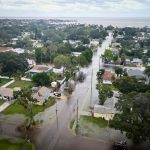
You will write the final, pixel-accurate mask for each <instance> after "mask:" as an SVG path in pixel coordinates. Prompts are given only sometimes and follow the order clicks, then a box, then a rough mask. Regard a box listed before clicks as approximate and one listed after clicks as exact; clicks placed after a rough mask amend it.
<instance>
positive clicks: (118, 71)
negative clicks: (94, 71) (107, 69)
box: [115, 67, 123, 77]
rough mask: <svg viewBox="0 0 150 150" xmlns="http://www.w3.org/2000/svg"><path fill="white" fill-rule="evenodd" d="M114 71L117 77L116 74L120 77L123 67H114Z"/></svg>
mask: <svg viewBox="0 0 150 150" xmlns="http://www.w3.org/2000/svg"><path fill="white" fill-rule="evenodd" d="M115 73H116V74H117V77H118V76H120V77H121V75H122V74H123V69H122V68H120V67H119V68H116V69H115Z"/></svg>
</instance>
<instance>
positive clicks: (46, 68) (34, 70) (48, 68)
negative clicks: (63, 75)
mask: <svg viewBox="0 0 150 150" xmlns="http://www.w3.org/2000/svg"><path fill="white" fill-rule="evenodd" d="M52 69H53V67H52V66H46V65H35V66H34V67H33V68H32V69H30V70H29V71H28V72H29V73H30V74H31V75H34V74H36V73H41V72H51V71H52Z"/></svg>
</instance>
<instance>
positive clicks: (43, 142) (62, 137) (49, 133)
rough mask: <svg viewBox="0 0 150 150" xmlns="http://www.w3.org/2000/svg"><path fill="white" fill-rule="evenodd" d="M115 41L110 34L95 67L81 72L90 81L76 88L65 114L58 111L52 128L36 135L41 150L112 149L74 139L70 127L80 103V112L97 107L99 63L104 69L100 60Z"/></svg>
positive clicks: (99, 142)
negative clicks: (95, 105) (112, 40)
mask: <svg viewBox="0 0 150 150" xmlns="http://www.w3.org/2000/svg"><path fill="white" fill-rule="evenodd" d="M111 39H112V34H111V33H110V34H109V36H108V37H107V39H106V40H105V41H104V42H103V44H102V46H101V47H99V48H98V50H97V52H95V53H94V56H93V59H92V63H91V65H90V66H88V67H86V68H82V69H81V71H83V72H84V73H85V74H86V79H85V81H84V82H83V83H78V84H77V85H76V88H75V90H74V92H73V93H72V95H71V96H70V98H69V100H68V101H66V102H65V105H64V107H63V108H62V110H58V111H59V113H58V115H57V116H56V120H55V121H54V122H53V123H52V124H50V125H48V124H46V125H45V126H44V127H43V128H41V129H40V131H39V132H38V133H35V136H34V139H33V140H34V143H35V144H36V149H37V150H52V149H55V150H67V149H68V150H79V149H82V150H84V149H85V150H93V146H94V147H95V148H94V150H100V145H103V146H102V147H103V148H102V149H105V150H106V149H108V147H109V146H108V145H107V144H105V141H99V140H89V139H85V138H82V137H78V136H74V135H73V134H72V133H71V131H69V124H70V121H71V118H72V115H73V114H75V111H74V110H75V108H76V106H77V105H76V104H77V99H78V103H79V112H80V111H82V110H86V111H88V110H89V106H93V105H94V104H95V103H96V102H97V101H98V93H97V90H96V83H97V81H96V73H97V71H98V69H99V60H100V65H102V61H101V58H100V56H101V54H103V53H104V51H105V49H106V48H108V46H109V45H110V43H111ZM91 81H92V82H91ZM91 83H92V88H91ZM91 89H92V92H91ZM91 93H92V94H91ZM58 103H59V102H58ZM49 115H51V114H49ZM104 145H105V146H104ZM106 145H107V146H106ZM104 147H105V148H104Z"/></svg>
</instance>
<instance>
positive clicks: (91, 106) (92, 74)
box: [90, 68, 93, 107]
mask: <svg viewBox="0 0 150 150" xmlns="http://www.w3.org/2000/svg"><path fill="white" fill-rule="evenodd" d="M92 81H93V68H92V75H91V96H90V107H92V88H93V86H92Z"/></svg>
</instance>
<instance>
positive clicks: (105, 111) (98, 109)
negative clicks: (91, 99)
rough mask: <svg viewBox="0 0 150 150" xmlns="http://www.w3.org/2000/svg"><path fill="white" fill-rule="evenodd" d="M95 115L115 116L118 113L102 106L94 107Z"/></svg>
mask: <svg viewBox="0 0 150 150" xmlns="http://www.w3.org/2000/svg"><path fill="white" fill-rule="evenodd" d="M94 113H100V114H114V113H116V110H115V109H113V108H109V107H105V106H102V105H94Z"/></svg>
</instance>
